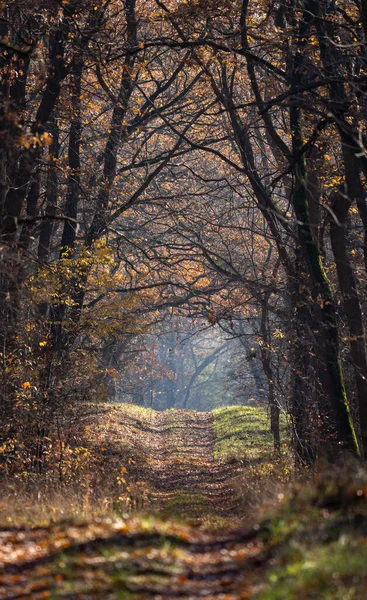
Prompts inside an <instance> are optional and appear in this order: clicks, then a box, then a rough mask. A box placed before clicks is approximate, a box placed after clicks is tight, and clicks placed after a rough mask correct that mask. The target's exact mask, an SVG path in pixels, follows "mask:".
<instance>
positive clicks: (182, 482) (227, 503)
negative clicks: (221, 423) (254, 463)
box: [137, 410, 238, 518]
mask: <svg viewBox="0 0 367 600" xmlns="http://www.w3.org/2000/svg"><path fill="white" fill-rule="evenodd" d="M148 429H150V433H151V432H153V435H151V436H150V437H145V436H143V441H144V442H145V443H146V444H147V446H146V449H147V454H146V456H147V461H146V464H145V466H144V465H141V464H140V465H139V467H138V473H137V474H138V475H139V477H140V478H141V479H144V480H145V481H146V482H147V483H148V486H149V490H150V494H149V496H150V503H151V504H152V506H153V507H156V508H158V509H159V510H162V509H166V510H167V511H169V512H170V513H172V512H173V513H175V514H179V515H180V516H190V517H191V518H195V516H196V517H200V516H202V515H203V514H205V515H212V514H214V515H218V516H219V515H222V516H227V515H233V514H234V513H235V512H236V509H237V503H238V498H237V497H236V493H235V490H234V489H233V471H234V466H233V465H230V464H228V463H226V462H222V461H219V460H218V459H216V458H215V431H214V417H213V413H211V412H204V413H198V412H194V411H186V410H174V411H164V412H156V413H153V414H152V420H151V423H150V427H148V428H147V430H148ZM143 431H144V427H143ZM147 432H148V431H147Z"/></svg>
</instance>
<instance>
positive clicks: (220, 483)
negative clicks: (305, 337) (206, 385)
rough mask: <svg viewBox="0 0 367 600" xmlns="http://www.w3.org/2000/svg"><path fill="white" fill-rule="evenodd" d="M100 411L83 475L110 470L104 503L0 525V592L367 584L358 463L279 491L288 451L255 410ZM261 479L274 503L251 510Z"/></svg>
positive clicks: (333, 595) (140, 592)
mask: <svg viewBox="0 0 367 600" xmlns="http://www.w3.org/2000/svg"><path fill="white" fill-rule="evenodd" d="M99 419H100V423H101V425H102V424H103V426H101V429H100V432H99V434H98V436H96V438H97V439H98V447H99V448H100V454H101V456H100V459H99V461H100V462H99V464H98V465H97V463H95V469H96V472H97V471H98V472H99V473H100V472H102V473H104V475H102V477H100V478H98V477H97V478H96V480H95V485H97V484H98V485H99V486H103V477H105V478H106V485H107V477H108V473H111V472H114V474H115V476H116V478H117V479H118V489H119V494H120V496H118V497H117V501H116V505H115V507H114V512H111V511H109V516H108V517H99V518H88V519H85V518H84V519H83V518H81V516H82V515H81V516H79V517H74V518H69V517H68V518H65V519H64V520H61V521H60V520H58V521H57V522H56V523H53V522H52V520H49V522H48V523H43V524H42V525H39V524H37V523H34V524H33V526H30V525H28V524H27V522H26V520H25V521H24V522H23V524H22V525H20V524H19V523H17V522H14V523H13V524H12V525H9V524H7V525H5V524H4V526H2V527H1V528H0V599H1V600H5V599H6V600H16V599H18V598H19V599H20V598H31V599H33V600H40V599H41V598H55V599H56V598H60V599H70V600H71V599H74V598H75V599H76V600H83V599H85V600H89V599H92V600H94V599H95V600H98V599H100V598H101V599H102V598H103V600H109V599H122V600H124V599H125V600H126V599H142V600H143V599H152V600H154V599H156V600H160V599H166V598H167V599H176V598H177V599H178V600H180V599H181V600H184V599H186V600H189V599H193V600H195V599H197V600H199V599H200V598H205V599H206V600H211V599H213V600H214V599H218V600H219V599H222V600H241V599H246V598H259V599H260V598H261V599H262V600H273V599H274V600H276V599H279V600H287V599H289V600H291V599H293V598H297V600H300V599H303V598H305V599H306V598H310V599H311V598H315V599H319V598H320V599H325V600H327V599H330V600H331V599H333V600H334V599H336V600H337V599H340V600H342V599H343V600H344V599H355V600H362V599H364V598H366V597H367V507H366V496H367V483H366V479H365V475H364V474H363V473H358V472H354V473H353V475H351V474H350V473H348V475H346V476H343V477H340V476H339V475H338V477H330V478H329V479H328V480H327V481H326V480H325V479H322V480H318V481H314V482H313V485H311V486H305V485H298V486H297V485H295V486H293V487H292V491H291V492H289V498H288V500H285V501H284V502H282V503H280V501H279V498H280V497H281V496H282V494H281V493H280V492H279V490H280V489H281V488H280V485H282V483H281V480H283V481H284V479H286V477H287V472H288V468H289V464H288V458H287V456H286V455H285V456H284V457H283V458H281V459H276V457H275V456H274V454H273V453H272V449H271V437H270V436H269V434H268V429H267V424H266V414H265V413H264V412H261V411H259V410H258V409H251V408H245V407H231V408H229V409H220V410H218V411H214V412H213V413H195V412H192V411H179V410H171V411H167V412H164V413H156V412H154V411H146V410H142V409H138V408H136V407H130V408H126V407H125V408H124V407H121V408H119V409H115V408H111V407H105V408H104V409H103V410H101V411H99ZM102 467H103V468H102ZM283 486H284V484H283ZM270 489H272V490H273V497H275V496H276V498H277V500H276V506H275V501H274V502H273V516H271V517H269V516H268V517H267V518H264V517H259V515H258V514H256V512H255V510H254V505H255V506H257V510H259V507H260V504H261V495H263V494H264V493H266V495H267V496H269V494H270V492H269V490H270ZM283 489H284V487H283ZM127 498H128V502H127V500H126V499H127ZM67 501H68V499H67V497H65V503H67ZM269 511H270V508H269V509H268V512H269ZM1 514H2V513H1V511H0V515H1ZM65 514H66V515H67V514H68V513H67V511H66V512H65ZM269 514H270V512H269Z"/></svg>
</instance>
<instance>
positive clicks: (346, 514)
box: [256, 473, 367, 600]
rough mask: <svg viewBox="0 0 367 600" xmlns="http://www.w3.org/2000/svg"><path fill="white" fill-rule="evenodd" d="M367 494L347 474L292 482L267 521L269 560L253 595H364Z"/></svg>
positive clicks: (263, 598)
mask: <svg viewBox="0 0 367 600" xmlns="http://www.w3.org/2000/svg"><path fill="white" fill-rule="evenodd" d="M363 478H364V479H366V476H365V475H364V476H363ZM366 481H367V480H366ZM366 497H367V485H366V483H365V482H364V481H361V478H360V477H356V476H355V475H353V474H352V475H349V474H347V473H335V474H333V475H332V476H329V475H328V476H325V475H324V476H323V477H319V479H318V480H316V482H313V483H312V484H309V485H298V486H296V488H295V490H294V492H293V495H292V497H291V498H290V499H288V501H287V502H286V503H284V504H283V505H282V506H281V507H280V508H279V510H278V511H277V514H276V515H275V517H274V518H273V519H272V520H271V521H270V523H269V528H268V534H267V535H266V536H265V540H266V547H267V548H270V558H271V561H269V557H268V563H267V570H266V572H265V577H264V581H265V583H264V585H263V589H262V590H261V592H260V593H259V594H258V595H257V596H256V599H257V600H293V599H297V600H308V599H310V600H311V599H315V600H363V599H364V598H367V501H366Z"/></svg>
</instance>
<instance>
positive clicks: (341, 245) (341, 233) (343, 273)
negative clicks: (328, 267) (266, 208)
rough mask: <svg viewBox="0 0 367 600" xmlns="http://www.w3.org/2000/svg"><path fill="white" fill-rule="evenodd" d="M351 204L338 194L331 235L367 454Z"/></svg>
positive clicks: (366, 363)
mask: <svg viewBox="0 0 367 600" xmlns="http://www.w3.org/2000/svg"><path fill="white" fill-rule="evenodd" d="M349 207H350V201H349V198H346V197H345V195H344V194H336V195H335V197H334V202H333V207H332V208H333V212H334V215H335V217H336V219H337V220H336V219H335V218H334V217H333V216H331V217H330V239H331V246H332V250H333V254H334V259H335V264H336V269H337V275H338V282H339V287H340V291H341V294H342V297H343V307H344V312H345V315H346V318H347V322H348V329H349V334H350V337H349V343H350V353H351V357H352V361H353V367H354V374H355V381H356V387H357V397H358V412H359V422H360V429H361V438H362V446H363V450H364V455H365V456H366V454H367V357H366V347H365V337H364V336H365V332H364V327H363V317H362V310H361V306H360V302H359V297H358V290H357V282H356V278H355V275H354V270H353V267H352V264H351V261H350V259H349V254H348V249H347V240H346V219H347V215H348V210H349Z"/></svg>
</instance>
